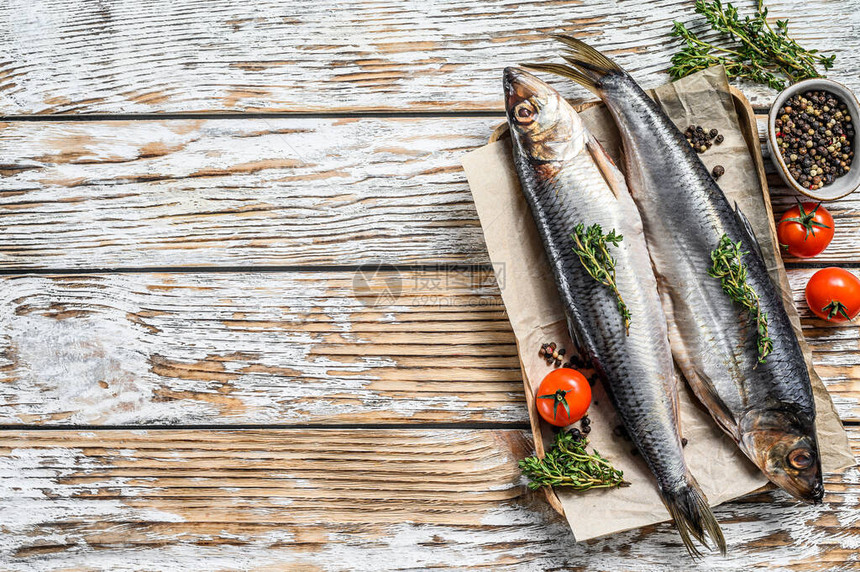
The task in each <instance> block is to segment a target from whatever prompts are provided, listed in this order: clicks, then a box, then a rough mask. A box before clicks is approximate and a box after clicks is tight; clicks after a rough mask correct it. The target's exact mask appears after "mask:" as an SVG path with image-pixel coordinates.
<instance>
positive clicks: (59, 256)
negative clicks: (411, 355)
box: [0, 118, 496, 268]
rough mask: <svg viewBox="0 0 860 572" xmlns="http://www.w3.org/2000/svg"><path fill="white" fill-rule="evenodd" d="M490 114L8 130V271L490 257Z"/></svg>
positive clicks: (0, 184) (0, 239)
mask: <svg viewBox="0 0 860 572" xmlns="http://www.w3.org/2000/svg"><path fill="white" fill-rule="evenodd" d="M494 123H496V122H495V121H494V120H492V119H486V118H484V119H468V118H467V119H458V120H452V121H450V122H446V121H442V122H440V121H439V120H438V119H422V120H414V119H409V120H406V119H403V120H379V119H362V120H358V119H337V120H317V119H243V120H212V121H156V122H152V121H132V122H113V121H107V122H101V121H99V122H75V123H41V122H39V123H29V122H28V123H6V124H0V137H2V145H0V172H2V174H3V175H5V176H4V177H3V178H2V180H0V266H2V267H6V268H10V267H14V268H45V267H48V268H118V267H123V268H128V267H135V266H137V267H140V266H144V267H147V266H148V267H153V266H157V267H166V266H183V265H186V266H191V265H219V266H220V265H243V266H244V265H304V264H358V263H362V262H365V261H368V260H382V261H385V262H389V263H395V262H396V263H431V264H432V263H436V262H440V261H450V262H463V261H470V260H479V261H486V251H485V248H484V246H483V238H482V235H481V229H480V225H479V223H478V220H477V215H476V213H475V210H474V206H473V204H472V198H471V194H470V193H469V189H468V186H467V185H466V182H465V177H464V175H463V173H462V170H461V168H460V166H459V160H458V158H459V156H460V155H461V154H462V153H464V152H465V151H466V150H468V149H470V148H473V147H476V146H479V145H481V144H483V143H484V142H486V139H487V137H488V136H489V133H490V132H491V128H492V125H493V124H494Z"/></svg>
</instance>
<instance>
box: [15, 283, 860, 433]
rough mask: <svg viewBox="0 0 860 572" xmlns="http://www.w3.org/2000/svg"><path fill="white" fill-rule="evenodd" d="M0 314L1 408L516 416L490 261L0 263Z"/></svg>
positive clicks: (813, 322)
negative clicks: (456, 264)
mask: <svg viewBox="0 0 860 572" xmlns="http://www.w3.org/2000/svg"><path fill="white" fill-rule="evenodd" d="M810 274H811V271H808V270H802V271H797V270H795V271H792V272H791V278H792V285H793V287H794V291H795V300H796V303H797V304H798V307H799V308H801V315H802V317H803V325H804V331H805V332H806V336H807V338H808V339H809V343H810V346H811V347H812V349H813V352H814V361H815V365H816V368H817V370H818V371H819V373H820V374H821V376H822V377H823V378H824V381H825V383H827V384H828V386H829V388H830V391H831V392H832V394H833V398H834V400H835V402H836V404H837V407H838V410H839V412H840V414H841V416H842V418H843V419H846V420H858V419H860V405H858V391H860V386H858V377H860V375H858V371H860V370H858V368H860V362H858V355H860V353H858V350H860V327H858V325H856V324H849V325H846V326H841V327H836V326H833V325H831V324H828V323H826V322H823V321H821V320H817V319H814V318H813V317H811V315H810V314H809V312H808V310H807V309H806V308H805V303H804V302H803V288H804V286H805V284H806V280H807V279H808V277H809V275H810ZM363 276H366V277H367V279H366V280H365V279H364V278H363ZM386 288H389V289H390V292H391V294H392V297H391V298H387V297H385V293H386V290H385V289H386ZM375 304H379V305H375ZM0 323H2V324H3V325H4V328H3V330H2V331H0V424H54V425H56V424H89V425H100V424H107V425H114V424H129V423H131V424H135V423H158V424H174V425H181V424H190V423H196V424H201V423H202V424H213V423H217V424H224V425H228V424H271V423H290V424H294V423H334V424H344V423H346V424H353V423H420V422H469V421H482V422H513V423H526V422H527V421H528V418H527V415H526V410H525V402H524V397H523V394H522V384H521V377H520V369H519V362H518V360H517V354H516V346H515V343H514V336H513V333H512V332H511V329H510V324H509V322H508V319H507V316H506V314H505V312H504V307H503V306H502V302H501V297H500V294H499V290H498V286H497V285H496V282H495V278H494V277H493V276H492V272H491V271H490V270H489V269H482V268H477V269H457V270H455V269H444V268H440V269H436V270H430V269H428V270H423V271H410V272H406V271H402V272H399V271H386V272H381V273H378V274H374V273H371V272H367V273H365V274H364V275H362V274H355V273H352V272H327V273H314V272H308V273H304V272H297V273H280V272H276V273H253V274H247V273H198V274H150V273H142V274H114V275H95V276H87V275H81V276H17V277H16V276H10V277H3V278H2V279H0ZM535 350H536V348H535ZM525 351H527V349H526V350H525Z"/></svg>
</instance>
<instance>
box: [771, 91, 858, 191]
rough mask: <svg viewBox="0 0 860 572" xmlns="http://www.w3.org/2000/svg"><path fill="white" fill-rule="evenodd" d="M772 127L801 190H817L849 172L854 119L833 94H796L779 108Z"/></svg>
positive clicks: (784, 157) (791, 173) (787, 165)
mask: <svg viewBox="0 0 860 572" xmlns="http://www.w3.org/2000/svg"><path fill="white" fill-rule="evenodd" d="M774 125H775V128H776V144H777V146H778V147H779V152H780V154H781V155H782V158H783V160H784V161H785V164H786V167H787V169H788V173H789V175H791V177H792V178H793V179H794V180H795V181H797V182H798V183H799V184H800V185H801V186H803V187H804V188H807V189H810V190H816V189H820V188H821V187H823V186H825V185H829V184H830V183H832V182H833V181H835V180H836V179H838V178H839V177H841V176H843V175H845V174H846V173H848V172H849V171H850V170H851V161H852V160H853V159H854V149H853V145H854V135H855V128H854V118H852V117H851V115H850V111H849V110H848V106H847V105H845V102H843V101H842V100H841V99H839V97H837V96H836V95H834V94H832V93H830V92H827V91H806V92H804V93H802V94H801V93H798V94H795V95H793V96H792V97H790V98H788V99H787V100H786V101H785V103H783V105H782V107H780V108H779V110H778V115H777V119H776V120H775V121H774Z"/></svg>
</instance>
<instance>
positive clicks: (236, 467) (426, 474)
mask: <svg viewBox="0 0 860 572" xmlns="http://www.w3.org/2000/svg"><path fill="white" fill-rule="evenodd" d="M852 441H853V443H854V445H855V453H858V452H860V435H858V433H857V431H856V430H854V431H853V433H852ZM530 452H531V443H530V441H529V436H528V434H527V433H526V432H525V431H519V430H482V431H479V430H456V431H454V430H441V431H440V430H435V431H434V430H361V429H357V430H325V431H320V430H311V431H309V430H267V431H248V430H245V431H227V430H224V431H187V430H178V429H177V430H165V431H157V430H152V431H118V430H110V431H105V430H101V431H90V432H82V431H39V432H27V431H23V432H15V431H2V432H0V516H2V518H0V566H2V568H3V569H4V570H10V571H17V570H21V571H23V570H26V571H29V570H40V571H48V570H67V569H73V568H74V569H80V568H85V569H112V570H153V569H167V568H170V569H236V568H245V569H255V570H275V569H278V570H281V569H285V568H287V569H301V570H345V569H359V570H418V569H429V568H441V569H465V568H481V567H486V568H489V569H493V570H546V569H565V570H589V571H604V570H606V571H616V570H622V569H623V570H628V571H632V572H637V571H653V570H679V569H688V567H689V566H690V565H691V561H690V560H689V557H688V556H687V555H686V553H685V552H684V549H683V547H682V546H681V543H680V541H679V538H678V536H677V533H676V532H675V531H674V530H673V528H672V527H671V526H670V525H668V524H662V525H658V526H651V527H647V528H643V529H639V530H634V531H631V532H627V533H622V534H618V535H615V536H612V537H608V538H605V539H598V540H594V541H589V542H588V543H583V544H575V543H574V539H573V538H572V537H571V535H570V532H569V530H568V529H567V527H566V525H565V523H564V522H563V521H562V520H561V519H560V518H559V517H558V516H557V515H555V513H552V512H551V511H549V510H548V509H547V507H546V505H545V503H544V502H543V501H542V499H541V496H542V495H540V494H539V493H537V494H535V493H528V492H527V490H526V489H525V487H524V486H523V482H522V480H521V477H520V475H519V471H518V469H517V467H516V461H517V460H518V459H519V458H521V457H523V456H525V455H528V454H530ZM825 486H826V489H827V494H826V496H825V503H824V504H823V505H819V506H808V505H801V504H799V503H796V502H794V501H792V500H790V499H789V498H788V497H787V495H785V494H784V493H782V492H769V493H760V494H757V495H753V496H751V497H747V498H746V499H743V500H741V501H735V502H731V503H727V504H725V505H723V506H722V507H720V508H718V509H716V511H715V513H716V516H717V518H718V520H719V521H720V522H721V523H722V526H723V530H724V532H725V534H726V539H727V541H728V547H729V556H728V557H727V558H721V557H719V556H708V557H706V558H705V560H704V562H702V563H701V564H700V565H699V566H701V567H702V568H703V569H707V570H740V569H744V570H749V569H753V568H766V569H769V570H798V571H799V570H809V569H810V568H809V567H810V566H813V567H814V569H815V570H847V569H849V568H850V567H852V566H856V565H857V564H858V563H860V562H858V560H857V557H858V554H857V552H856V543H857V539H858V538H859V537H860V515H858V510H857V508H856V497H857V491H858V472H857V470H856V469H852V470H850V471H849V472H848V473H846V474H845V475H844V476H840V475H829V476H828V477H827V478H826V480H825ZM383 491H384V492H383Z"/></svg>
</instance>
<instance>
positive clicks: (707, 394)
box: [685, 367, 738, 439]
mask: <svg viewBox="0 0 860 572" xmlns="http://www.w3.org/2000/svg"><path fill="white" fill-rule="evenodd" d="M685 374H686V375H692V376H693V377H695V379H688V380H687V382H688V383H689V384H690V386H691V387H692V389H693V393H695V394H696V397H698V398H699V401H701V402H702V405H704V406H705V409H707V410H708V411H709V412H710V413H711V416H712V417H713V418H714V421H716V422H717V424H718V425H719V426H720V427H722V428H723V430H724V431H725V432H726V433H728V434H729V435H732V436H733V437H735V438H736V439H737V438H738V422H737V420H736V419H735V416H734V414H732V412H731V410H729V408H728V406H727V405H726V404H725V402H724V401H723V400H722V398H721V397H720V394H719V392H718V391H717V388H716V387H714V383H713V381H711V378H710V377H708V375H707V374H706V373H705V372H703V371H701V370H700V369H699V368H696V367H694V368H693V371H692V372H689V371H688V372H685Z"/></svg>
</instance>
